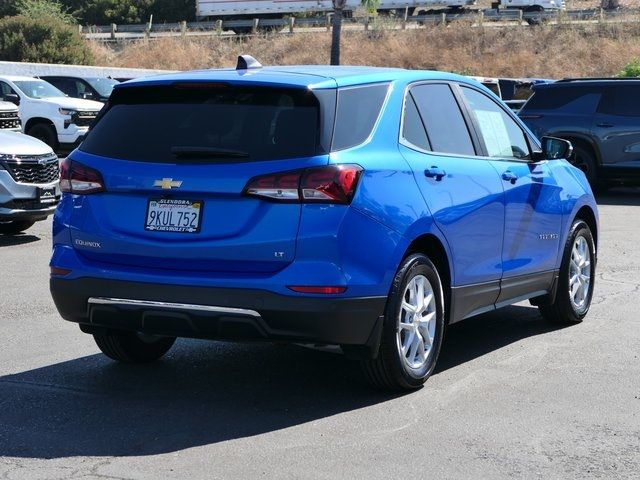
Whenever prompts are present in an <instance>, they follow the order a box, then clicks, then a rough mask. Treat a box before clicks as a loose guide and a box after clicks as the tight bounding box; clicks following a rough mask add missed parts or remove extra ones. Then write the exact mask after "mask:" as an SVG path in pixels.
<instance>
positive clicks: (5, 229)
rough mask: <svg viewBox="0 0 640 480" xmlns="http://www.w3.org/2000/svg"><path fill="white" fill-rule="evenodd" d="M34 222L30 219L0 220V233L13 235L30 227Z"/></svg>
mask: <svg viewBox="0 0 640 480" xmlns="http://www.w3.org/2000/svg"><path fill="white" fill-rule="evenodd" d="M34 223H36V222H34V221H32V220H12V221H10V222H0V233H2V234H4V235H15V234H17V233H20V232H24V231H25V230H27V229H29V228H31V227H32V226H33V224H34Z"/></svg>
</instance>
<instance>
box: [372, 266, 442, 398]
mask: <svg viewBox="0 0 640 480" xmlns="http://www.w3.org/2000/svg"><path fill="white" fill-rule="evenodd" d="M443 334H444V303H443V293H442V283H441V281H440V276H439V275H438V271H437V270H436V268H435V266H434V265H433V263H431V261H430V260H429V259H428V258H427V257H426V256H425V255H422V254H414V255H411V256H409V257H408V258H407V259H406V260H405V261H404V262H403V264H402V265H401V267H400V269H399V270H398V273H397V274H396V277H395V279H394V282H393V287H392V289H391V293H390V295H389V299H388V301H387V308H386V313H385V318H384V324H383V331H382V338H381V342H380V350H379V352H378V356H377V357H376V358H375V359H373V360H365V361H364V362H363V364H362V366H363V370H364V373H365V376H366V377H367V379H368V380H369V382H370V383H371V384H372V385H374V386H375V387H378V388H384V389H391V390H412V389H416V388H418V387H420V386H421V385H422V384H423V383H424V382H425V381H426V380H427V378H429V376H430V375H431V373H432V372H433V369H434V368H435V365H436V361H437V359H438V355H439V353H440V346H441V344H442V338H443Z"/></svg>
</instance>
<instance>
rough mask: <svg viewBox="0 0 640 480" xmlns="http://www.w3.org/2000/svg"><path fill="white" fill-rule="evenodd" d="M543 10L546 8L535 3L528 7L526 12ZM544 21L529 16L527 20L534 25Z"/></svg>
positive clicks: (540, 11)
mask: <svg viewBox="0 0 640 480" xmlns="http://www.w3.org/2000/svg"><path fill="white" fill-rule="evenodd" d="M542 12H544V8H542V7H541V6H540V5H533V6H531V7H528V8H525V9H524V13H542ZM543 21H544V20H542V19H539V18H527V19H526V22H527V23H528V24H529V25H531V26H532V27H533V26H536V25H540V24H542V22H543Z"/></svg>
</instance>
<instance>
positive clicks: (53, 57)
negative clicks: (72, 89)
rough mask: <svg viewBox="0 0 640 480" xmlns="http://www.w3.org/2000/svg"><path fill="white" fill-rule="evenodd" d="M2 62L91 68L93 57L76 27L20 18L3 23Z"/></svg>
mask: <svg viewBox="0 0 640 480" xmlns="http://www.w3.org/2000/svg"><path fill="white" fill-rule="evenodd" d="M0 60H3V61H9V62H36V63H68V64H80V65H90V64H91V63H92V62H93V56H92V55H91V50H90V49H89V47H88V45H87V44H86V42H85V41H84V40H83V38H82V37H81V36H80V33H79V32H78V29H77V28H76V27H75V26H73V25H70V24H68V23H65V22H63V21H62V20H60V19H57V18H53V17H49V16H44V17H41V18H31V17H26V16H22V15H18V16H14V17H7V18H3V19H1V20H0Z"/></svg>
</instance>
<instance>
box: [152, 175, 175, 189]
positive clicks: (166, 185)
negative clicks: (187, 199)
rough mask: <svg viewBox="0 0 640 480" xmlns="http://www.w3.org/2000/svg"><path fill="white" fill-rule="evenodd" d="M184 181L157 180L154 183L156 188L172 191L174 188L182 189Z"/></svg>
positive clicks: (171, 179)
mask: <svg viewBox="0 0 640 480" xmlns="http://www.w3.org/2000/svg"><path fill="white" fill-rule="evenodd" d="M181 185H182V180H174V179H173V178H163V179H162V180H156V181H155V182H153V186H154V187H159V188H162V189H163V190H171V189H172V188H174V187H175V188H180V186H181Z"/></svg>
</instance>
